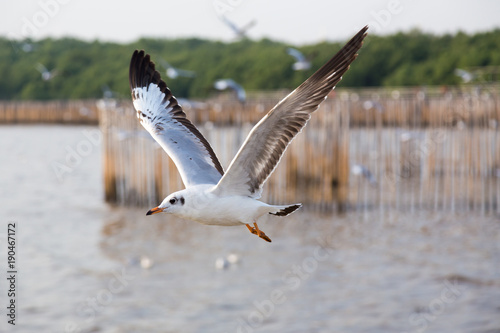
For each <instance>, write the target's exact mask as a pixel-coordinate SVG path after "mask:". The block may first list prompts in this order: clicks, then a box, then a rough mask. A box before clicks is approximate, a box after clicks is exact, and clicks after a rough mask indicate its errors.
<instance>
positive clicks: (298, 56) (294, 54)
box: [286, 47, 306, 62]
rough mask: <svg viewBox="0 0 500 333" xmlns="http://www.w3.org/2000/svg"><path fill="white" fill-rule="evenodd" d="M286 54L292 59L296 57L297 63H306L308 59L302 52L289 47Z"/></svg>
mask: <svg viewBox="0 0 500 333" xmlns="http://www.w3.org/2000/svg"><path fill="white" fill-rule="evenodd" d="M286 53H288V54H289V55H291V56H292V57H294V58H295V60H297V61H300V62H302V61H306V57H304V55H303V54H302V52H300V51H299V50H297V49H294V48H291V47H289V48H288V49H286Z"/></svg>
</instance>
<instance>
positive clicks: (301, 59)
mask: <svg viewBox="0 0 500 333" xmlns="http://www.w3.org/2000/svg"><path fill="white" fill-rule="evenodd" d="M286 53H288V54H289V55H291V56H292V57H294V58H295V60H296V62H295V63H294V64H293V65H292V68H293V69H294V70H296V71H305V70H308V69H309V68H311V63H310V62H309V60H307V59H306V57H305V56H304V55H303V54H302V52H300V51H299V50H297V49H294V48H291V47H289V48H288V49H286Z"/></svg>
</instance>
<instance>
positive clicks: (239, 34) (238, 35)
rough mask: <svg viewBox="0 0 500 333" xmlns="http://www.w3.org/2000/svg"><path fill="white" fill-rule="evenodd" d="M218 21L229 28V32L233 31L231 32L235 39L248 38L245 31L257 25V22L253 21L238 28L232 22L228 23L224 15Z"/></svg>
mask: <svg viewBox="0 0 500 333" xmlns="http://www.w3.org/2000/svg"><path fill="white" fill-rule="evenodd" d="M220 19H221V20H222V22H224V24H226V25H227V26H228V27H229V28H231V30H233V32H234V33H235V34H236V38H248V36H247V31H248V30H249V29H250V28H252V27H253V26H254V25H255V24H256V23H257V21H255V20H253V21H250V22H249V23H247V25H245V26H243V27H241V28H240V27H238V26H237V25H236V24H234V23H233V22H231V21H229V20H228V18H227V17H225V16H224V15H222V16H220Z"/></svg>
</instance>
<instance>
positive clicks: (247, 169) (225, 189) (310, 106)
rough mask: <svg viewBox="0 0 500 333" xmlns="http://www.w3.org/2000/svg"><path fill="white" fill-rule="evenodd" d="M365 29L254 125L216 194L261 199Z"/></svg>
mask: <svg viewBox="0 0 500 333" xmlns="http://www.w3.org/2000/svg"><path fill="white" fill-rule="evenodd" d="M367 29H368V27H364V28H363V29H361V30H360V31H359V32H358V33H357V34H356V35H355V36H354V37H353V38H352V39H351V40H350V41H349V42H348V43H347V44H346V45H345V46H344V47H343V48H342V49H341V50H340V51H339V52H338V53H337V54H336V55H335V56H334V57H333V58H332V59H330V60H329V61H328V62H327V63H326V64H325V65H323V67H321V68H320V69H319V70H318V71H317V72H316V73H314V74H313V75H312V76H311V77H310V78H309V79H307V80H306V81H305V82H304V83H302V84H301V85H300V86H299V87H298V88H297V89H295V90H294V91H293V92H291V93H290V94H289V95H288V96H287V97H285V98H284V99H283V100H281V101H280V102H279V103H278V104H277V105H276V106H275V107H274V108H273V109H272V110H271V111H269V113H268V114H267V115H266V116H264V118H262V120H261V121H260V122H259V123H258V124H257V125H255V126H254V128H253V129H252V131H251V132H250V134H249V135H248V137H247V138H246V140H245V142H244V143H243V145H242V146H241V148H240V150H239V151H238V153H237V154H236V156H235V157H234V159H233V161H232V162H231V164H230V165H229V168H228V169H227V172H226V173H225V174H224V176H223V177H222V179H221V180H220V181H219V183H218V184H217V187H216V188H215V189H214V191H215V193H217V194H219V195H247V196H250V197H253V198H259V197H260V195H261V193H262V186H263V185H264V183H265V182H266V180H267V179H268V178H269V176H270V175H271V173H272V172H273V171H274V169H275V168H276V166H277V165H278V163H279V161H280V159H281V156H282V155H283V153H284V152H285V150H286V148H287V147H288V145H289V144H290V142H291V141H292V139H293V138H294V137H295V136H296V135H297V134H298V133H299V132H300V131H301V130H302V128H303V127H304V126H305V125H306V124H307V121H308V120H309V119H310V118H311V113H313V112H314V111H316V110H317V109H318V107H319V104H320V103H321V102H323V101H324V100H325V98H326V96H327V95H328V93H329V92H330V91H331V90H332V89H333V88H334V87H335V85H336V84H337V83H338V82H339V81H340V80H341V79H342V75H343V74H344V73H345V72H346V71H347V70H348V69H349V65H350V64H351V63H352V62H353V61H354V59H356V56H357V54H356V53H357V51H358V50H359V49H360V47H361V45H362V43H363V39H364V38H365V36H366V31H367Z"/></svg>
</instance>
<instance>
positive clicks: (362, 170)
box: [351, 164, 377, 187]
mask: <svg viewBox="0 0 500 333" xmlns="http://www.w3.org/2000/svg"><path fill="white" fill-rule="evenodd" d="M351 172H352V174H353V175H356V176H359V175H362V176H363V177H365V178H366V179H367V180H368V182H369V183H370V185H371V186H373V187H377V180H376V179H375V177H374V176H373V174H372V172H371V171H370V170H369V169H368V168H367V167H365V166H363V165H361V164H354V165H353V166H352V167H351Z"/></svg>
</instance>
